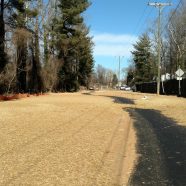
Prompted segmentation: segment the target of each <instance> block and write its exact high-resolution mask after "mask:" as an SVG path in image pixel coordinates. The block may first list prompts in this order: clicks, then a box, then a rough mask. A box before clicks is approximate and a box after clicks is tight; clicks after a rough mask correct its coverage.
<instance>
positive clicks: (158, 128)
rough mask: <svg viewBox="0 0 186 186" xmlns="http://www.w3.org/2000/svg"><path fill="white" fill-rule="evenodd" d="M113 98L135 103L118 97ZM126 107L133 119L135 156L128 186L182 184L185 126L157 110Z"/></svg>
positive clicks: (184, 184) (185, 159) (184, 183)
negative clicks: (135, 136)
mask: <svg viewBox="0 0 186 186" xmlns="http://www.w3.org/2000/svg"><path fill="white" fill-rule="evenodd" d="M114 100H115V102H118V103H124V104H129V105H131V104H135V103H134V102H133V100H130V99H127V98H122V97H114ZM127 110H128V112H129V113H130V116H131V117H132V118H133V121H134V127H135V130H136V135H137V154H138V158H139V159H138V162H137V164H136V166H135V169H134V172H133V174H132V175H131V177H130V181H129V186H141V185H149V186H186V127H183V126H179V125H178V124H177V123H176V121H174V120H172V119H170V118H168V117H166V116H164V115H162V114H161V113H160V112H159V111H157V110H150V109H139V108H135V107H133V108H130V107H129V108H128V109H127Z"/></svg>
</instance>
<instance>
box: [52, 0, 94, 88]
mask: <svg viewBox="0 0 186 186" xmlns="http://www.w3.org/2000/svg"><path fill="white" fill-rule="evenodd" d="M88 6H89V2H88V0H71V1H69V0H59V2H58V7H59V9H60V13H61V15H60V16H58V18H56V19H54V21H53V23H54V24H55V26H54V28H53V32H52V33H51V34H52V38H54V40H53V41H52V42H54V45H53V44H52V46H54V47H55V51H56V54H57V56H58V58H59V59H61V62H62V63H63V66H62V68H61V70H60V73H59V86H58V88H59V89H62V90H65V91H76V90H77V89H78V87H79V81H80V82H81V83H82V84H85V82H82V79H83V78H84V77H85V76H86V78H85V79H87V78H88V76H89V74H90V69H91V70H92V64H93V59H92V54H91V45H92V43H91V42H90V38H88V37H87V33H86V31H85V30H86V28H85V25H84V20H83V16H82V13H83V12H84V11H85V10H86V9H87V8H88ZM82 64H84V65H85V66H86V65H87V68H86V70H87V72H83V71H84V70H83V67H82V66H83V65H82ZM88 69H89V70H88ZM79 72H80V73H79ZM79 78H81V79H79Z"/></svg>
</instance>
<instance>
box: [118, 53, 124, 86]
mask: <svg viewBox="0 0 186 186" xmlns="http://www.w3.org/2000/svg"><path fill="white" fill-rule="evenodd" d="M122 58H123V56H119V58H118V60H119V69H118V84H119V86H121V81H120V74H121V66H120V64H121V59H122Z"/></svg>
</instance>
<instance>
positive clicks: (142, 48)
mask: <svg viewBox="0 0 186 186" xmlns="http://www.w3.org/2000/svg"><path fill="white" fill-rule="evenodd" d="M132 55H133V60H134V64H135V75H134V78H135V82H149V81H152V80H153V77H154V75H155V73H154V72H155V64H154V62H153V58H152V52H151V42H150V38H149V37H148V35H147V34H143V35H142V36H141V37H140V38H139V41H138V42H137V43H136V44H134V51H132Z"/></svg>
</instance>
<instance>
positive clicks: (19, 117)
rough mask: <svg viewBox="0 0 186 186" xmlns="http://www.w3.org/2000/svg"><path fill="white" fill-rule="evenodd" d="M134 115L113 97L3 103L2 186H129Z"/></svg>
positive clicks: (0, 105) (75, 96) (52, 97)
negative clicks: (132, 117) (132, 120)
mask: <svg viewBox="0 0 186 186" xmlns="http://www.w3.org/2000/svg"><path fill="white" fill-rule="evenodd" d="M135 140H136V139H135V133H134V129H133V126H132V122H131V120H130V117H129V114H128V113H127V112H126V111H124V110H123V105H122V104H118V103H116V102H115V100H114V99H113V98H112V97H109V96H99V95H96V94H94V95H88V94H82V93H75V94H52V95H48V96H43V97H32V98H28V99H27V98H26V99H22V100H18V101H10V102H1V103H0V185H45V186H46V185H68V186H71V185H76V186H77V185H81V186H83V185H85V186H89V185H92V186H95V185H102V186H103V185H105V186H109V185H110V186H111V185H123V186H124V185H127V182H128V179H129V176H130V174H131V171H132V168H133V166H134V160H135V158H136V157H135Z"/></svg>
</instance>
